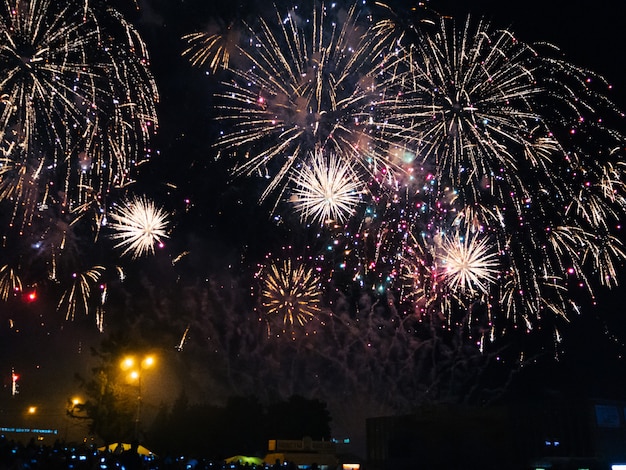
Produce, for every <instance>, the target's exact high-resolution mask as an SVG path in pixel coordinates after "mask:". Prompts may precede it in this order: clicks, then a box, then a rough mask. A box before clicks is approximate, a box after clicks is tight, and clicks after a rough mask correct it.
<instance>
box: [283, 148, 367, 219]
mask: <svg viewBox="0 0 626 470" xmlns="http://www.w3.org/2000/svg"><path fill="white" fill-rule="evenodd" d="M292 180H293V183H294V184H295V186H296V187H295V188H294V189H293V190H292V196H291V198H290V201H291V202H292V203H293V204H294V207H295V209H296V210H297V211H298V212H300V214H301V216H302V219H305V220H306V219H308V220H312V221H315V222H318V223H320V224H324V223H328V222H331V221H337V222H339V223H343V222H345V221H346V219H347V218H348V217H350V216H351V215H353V213H354V209H355V206H356V205H357V204H358V203H359V201H360V196H361V193H362V192H363V189H362V183H361V181H360V179H359V178H358V176H357V175H356V173H355V172H354V170H353V169H352V167H351V165H350V162H349V161H347V162H346V161H343V160H342V159H340V158H338V157H337V156H335V155H331V156H330V157H328V158H326V157H325V156H324V155H323V154H322V153H321V152H317V153H316V154H315V155H314V156H312V158H311V161H310V163H309V164H308V165H305V166H304V168H302V170H300V172H299V173H298V175H297V176H296V177H293V179H292Z"/></svg>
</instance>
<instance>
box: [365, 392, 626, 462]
mask: <svg viewBox="0 0 626 470" xmlns="http://www.w3.org/2000/svg"><path fill="white" fill-rule="evenodd" d="M366 426H367V469H368V470H391V469H393V470H402V469H407V470H409V469H410V470H420V469H424V470H432V469H446V470H453V469H457V468H458V469H461V468H462V469H464V470H471V469H501V468H507V469H531V470H533V469H549V468H551V469H554V470H556V469H574V470H582V469H587V470H595V469H603V470H604V469H611V468H613V469H614V470H617V469H621V468H625V469H626V467H620V465H622V464H626V402H615V401H606V400H582V399H581V400H564V399H560V398H552V399H549V400H546V399H542V400H537V401H529V402H525V403H517V404H509V405H502V406H492V407H469V406H456V405H436V406H429V407H423V408H421V409H420V410H418V411H417V412H416V413H413V414H411V415H405V416H387V417H378V418H370V419H368V420H367V424H366Z"/></svg>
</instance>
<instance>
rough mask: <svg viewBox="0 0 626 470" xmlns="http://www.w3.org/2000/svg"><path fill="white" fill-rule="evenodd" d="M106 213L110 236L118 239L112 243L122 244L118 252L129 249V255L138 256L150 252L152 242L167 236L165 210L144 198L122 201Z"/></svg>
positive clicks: (153, 245)
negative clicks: (108, 219) (111, 231)
mask: <svg viewBox="0 0 626 470" xmlns="http://www.w3.org/2000/svg"><path fill="white" fill-rule="evenodd" d="M110 216H111V219H112V220H113V222H111V223H110V224H109V227H110V228H111V230H113V234H112V235H111V238H112V239H113V240H119V241H118V242H117V244H116V245H115V247H116V248H123V251H122V255H126V254H128V253H131V254H132V257H133V258H139V257H141V256H143V255H146V254H150V253H154V247H155V245H156V244H159V243H161V240H162V239H165V238H168V234H167V225H168V220H167V219H168V214H167V212H165V211H164V210H163V209H162V208H160V207H157V206H156V205H155V204H154V202H152V201H149V200H148V199H146V198H140V197H135V198H133V199H131V200H128V201H125V202H124V203H123V205H122V206H118V207H117V208H116V209H115V210H113V211H112V212H111V213H110Z"/></svg>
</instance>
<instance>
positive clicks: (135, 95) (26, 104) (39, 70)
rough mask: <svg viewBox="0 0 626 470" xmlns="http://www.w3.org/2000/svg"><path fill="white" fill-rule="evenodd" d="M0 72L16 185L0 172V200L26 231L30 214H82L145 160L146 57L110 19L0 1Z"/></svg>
mask: <svg viewBox="0 0 626 470" xmlns="http://www.w3.org/2000/svg"><path fill="white" fill-rule="evenodd" d="M0 63H2V74H1V75H2V79H1V80H0V89H1V90H2V93H3V95H2V102H1V104H0V143H1V144H2V146H3V148H4V149H5V150H4V159H5V163H6V166H5V165H3V167H5V168H8V169H12V171H14V172H15V175H16V176H15V177H9V176H8V173H7V172H6V171H4V172H3V175H2V187H3V188H2V189H3V190H2V195H3V197H4V199H6V198H7V196H10V197H11V199H12V200H13V201H14V203H15V204H16V206H18V207H20V208H21V209H22V210H24V211H25V214H26V215H25V217H23V221H25V223H26V224H27V223H28V220H29V215H30V214H32V212H33V210H34V208H35V207H37V208H38V209H40V210H41V209H42V208H45V207H48V206H51V205H52V204H61V205H64V206H66V207H70V208H73V207H77V206H81V205H83V203H84V201H85V200H86V199H88V195H89V194H90V193H91V192H96V193H99V194H102V193H103V192H105V191H107V190H109V189H110V188H111V187H114V186H122V185H124V184H126V183H127V182H128V179H129V173H130V170H131V168H132V166H133V164H134V163H136V162H139V161H141V160H143V159H145V158H146V152H147V149H146V145H147V143H148V141H149V138H150V133H151V132H152V126H153V125H154V124H155V123H156V113H155V103H156V101H157V99H158V94H157V91H156V86H155V83H154V80H153V78H152V76H151V75H150V73H149V72H148V71H147V69H146V63H147V55H146V50H145V47H144V45H143V43H142V42H141V39H140V38H139V36H138V35H137V33H136V31H135V30H134V29H133V27H132V26H131V25H130V24H129V23H127V22H126V21H125V19H124V18H123V17H122V16H121V15H120V14H119V13H118V12H116V11H115V10H113V9H106V8H103V9H102V10H101V11H99V10H97V9H94V8H92V7H91V6H90V5H89V4H87V3H84V4H82V3H81V2H69V3H67V2H66V3H64V4H57V3H56V2H51V1H49V0H26V1H18V0H5V1H4V2H3V5H1V6H0ZM11 185H13V186H14V188H11V187H10V186H11ZM57 188H58V189H57ZM60 192H62V194H60Z"/></svg>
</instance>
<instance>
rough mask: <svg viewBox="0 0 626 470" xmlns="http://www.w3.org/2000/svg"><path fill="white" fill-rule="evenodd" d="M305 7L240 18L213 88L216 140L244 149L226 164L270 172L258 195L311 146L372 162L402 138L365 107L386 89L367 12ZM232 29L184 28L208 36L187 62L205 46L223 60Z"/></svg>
mask: <svg viewBox="0 0 626 470" xmlns="http://www.w3.org/2000/svg"><path fill="white" fill-rule="evenodd" d="M305 15H306V13H303V12H301V11H299V9H298V8H297V7H294V8H293V9H291V10H289V11H287V12H281V11H276V15H275V17H274V18H269V19H268V18H261V19H260V20H259V21H258V22H256V23H255V24H253V25H249V24H244V25H243V26H242V31H241V34H240V36H239V38H240V40H239V42H238V44H237V47H236V51H237V56H238V60H237V61H236V62H237V66H236V67H233V66H231V67H230V68H229V71H228V72H229V78H230V80H228V81H225V82H224V86H225V91H223V92H220V93H218V96H219V99H220V104H219V105H218V109H219V112H220V119H221V120H223V122H224V123H225V124H227V125H225V126H224V130H223V132H222V136H221V138H220V139H219V141H218V142H217V146H218V147H219V148H220V149H221V150H223V151H225V152H227V153H228V152H230V153H236V152H238V151H243V152H244V154H245V155H239V156H243V157H244V159H243V160H239V161H238V163H237V164H236V165H234V166H235V169H234V173H235V174H236V175H242V174H245V175H251V174H254V173H260V174H267V175H268V176H270V178H269V184H268V186H267V188H266V190H265V192H264V193H263V194H262V196H261V199H262V200H264V199H265V198H266V197H267V196H268V195H269V194H270V193H272V192H274V191H275V190H278V191H279V192H282V191H284V189H285V187H286V185H287V183H288V182H289V180H290V178H291V177H292V176H293V173H294V171H295V169H296V168H299V167H300V166H302V165H303V164H304V162H306V160H307V158H308V155H309V154H311V153H315V152H317V151H324V152H328V153H335V154H336V155H340V156H341V157H342V158H344V159H345V160H352V161H354V162H355V163H357V164H358V165H361V166H362V167H364V168H367V169H368V170H373V169H374V170H375V169H376V168H378V167H386V166H390V167H392V166H393V164H394V162H393V161H392V160H391V159H390V158H389V155H388V151H389V147H390V146H391V145H392V142H401V141H402V139H401V138H400V137H398V135H397V134H398V132H400V131H401V129H400V128H398V127H394V126H393V125H392V124H390V123H388V122H387V120H386V119H385V117H384V116H382V115H379V114H377V113H376V112H375V111H373V110H372V106H373V104H374V103H375V102H376V100H378V99H380V98H381V93H382V94H384V87H383V86H382V85H381V84H382V83H383V82H384V81H385V80H386V78H385V74H384V71H385V70H386V67H383V65H384V63H385V60H386V58H385V57H384V56H381V55H379V54H377V53H376V51H375V44H376V41H375V39H374V38H372V37H370V35H368V34H366V33H367V32H368V30H369V29H368V28H369V19H368V18H367V17H366V16H367V15H364V14H362V13H361V12H360V11H359V9H358V8H357V6H356V5H353V6H352V7H350V8H348V9H347V10H340V9H339V7H337V6H335V5H334V4H333V5H329V6H327V5H325V4H320V5H316V6H314V7H313V11H312V14H309V15H310V18H307V17H306V16H305ZM229 28H232V26H231V27H229ZM232 35H233V33H232V30H231V29H229V30H228V31H225V32H222V33H221V35H219V38H220V40H219V41H218V42H216V40H217V39H215V38H214V37H213V36H211V38H210V40H209V38H205V37H204V36H203V35H200V36H198V37H197V38H196V37H195V36H192V37H191V38H192V41H193V40H194V38H196V40H197V41H200V45H201V43H202V42H203V41H209V42H208V44H207V45H206V48H207V49H206V50H205V52H204V53H201V52H198V51H195V49H194V51H195V52H191V51H190V52H189V53H190V54H191V60H192V62H193V61H195V62H198V61H200V62H202V61H204V57H205V56H206V57H207V60H209V61H210V65H211V67H214V66H215V63H216V61H217V62H221V63H223V62H224V59H223V58H222V59H220V57H223V53H221V52H219V51H223V50H224V47H226V46H224V44H230V45H231V46H232V42H233V40H232ZM229 38H231V39H229ZM231 46H229V47H228V49H229V50H230V49H231V48H232V47H231ZM229 56H230V57H232V56H233V54H232V53H229ZM379 88H380V89H379Z"/></svg>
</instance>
